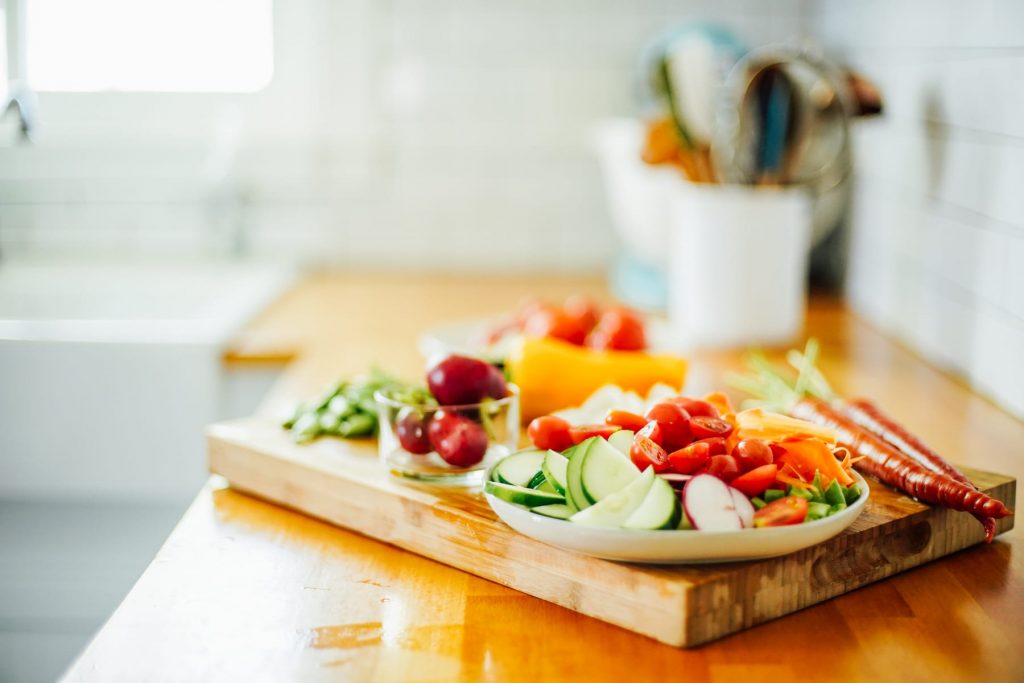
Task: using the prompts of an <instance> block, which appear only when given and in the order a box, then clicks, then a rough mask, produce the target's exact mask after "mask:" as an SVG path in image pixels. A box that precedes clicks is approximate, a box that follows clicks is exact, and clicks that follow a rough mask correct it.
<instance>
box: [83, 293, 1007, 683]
mask: <svg viewBox="0 0 1024 683" xmlns="http://www.w3.org/2000/svg"><path fill="white" fill-rule="evenodd" d="M481 282H482V281H481V280H480V279H479V278H470V277H460V276H450V277H444V278H436V277H426V276H420V275H415V274H412V275H402V276H381V275H374V276H368V275H363V274H348V275H330V274H327V275H322V276H317V277H314V278H311V279H310V280H309V281H307V282H306V283H304V284H303V285H302V286H300V287H299V288H297V289H296V290H295V291H293V292H292V293H290V294H289V295H288V296H286V297H285V298H284V299H283V300H282V301H281V302H279V303H278V304H277V305H276V306H275V307H273V308H272V309H271V310H270V311H268V312H267V313H266V314H265V315H264V316H262V317H261V318H260V319H259V320H258V321H256V323H255V324H254V325H253V326H252V329H251V331H252V332H253V334H254V336H255V337H260V338H263V339H272V338H278V339H282V338H287V341H288V345H289V347H294V348H296V349H298V350H299V353H300V356H299V359H298V360H297V361H296V363H294V364H293V365H292V366H290V368H289V371H288V373H287V375H286V377H285V378H284V379H283V381H282V382H281V384H280V386H279V387H278V389H277V391H275V392H274V395H273V396H272V397H270V399H269V400H268V401H267V403H266V405H265V411H264V412H265V414H267V415H273V414H276V413H279V412H280V411H281V410H283V409H286V408H287V406H288V405H290V404H291V402H293V401H294V400H296V399H297V398H302V397H304V396H306V395H308V394H309V393H310V392H314V391H316V390H317V389H319V388H320V387H321V386H322V385H323V384H324V383H326V382H327V381H329V380H330V379H333V378H335V377H336V376H338V375H340V374H347V373H352V372H356V371H359V370H361V369H363V368H365V366H366V365H367V364H368V363H370V362H372V361H378V362H380V363H381V364H383V365H385V366H387V367H391V368H395V369H396V370H398V371H400V372H402V373H404V374H407V375H409V376H413V375H414V374H415V372H417V369H418V366H419V365H420V364H421V363H422V359H420V358H419V357H418V355H417V354H416V352H415V346H414V342H413V340H414V339H415V337H416V336H417V335H418V334H419V333H420V332H421V331H422V330H424V329H426V328H427V327H429V326H430V325H434V324H437V323H439V322H443V321H446V320H451V319H455V318H459V317H476V316H480V315H486V314H488V313H490V312H493V311H494V310H500V309H502V308H507V307H510V306H512V305H514V304H515V303H516V302H517V301H518V300H519V299H521V298H522V297H524V296H528V295H542V296H547V297H550V298H552V299H557V298H559V297H563V296H565V295H567V294H569V293H573V292H584V293H590V294H593V295H595V296H605V294H604V291H603V287H602V285H601V282H600V281H599V280H597V279H584V278H558V279H553V278H536V277H529V278H526V277H524V278H491V279H488V280H485V281H483V284H481ZM354 330H359V331H360V333H358V334H356V333H354V332H353V331H354ZM807 331H808V333H810V334H814V335H816V336H817V337H819V339H821V340H822V344H823V348H822V352H823V357H822V362H821V367H822V369H823V370H824V371H825V372H826V373H828V375H829V377H830V378H831V379H832V380H833V384H834V385H835V386H836V388H837V389H839V390H840V391H842V392H844V393H845V394H847V395H856V394H863V395H868V396H871V397H873V398H875V399H877V400H878V401H879V402H881V403H882V404H883V405H884V406H885V407H886V408H887V409H888V410H889V411H890V412H892V413H894V414H895V415H897V416H899V417H900V418H901V419H902V421H903V422H904V423H905V424H906V425H907V426H908V427H909V428H910V429H911V430H913V431H914V432H916V433H919V434H921V435H923V436H925V437H926V439H927V440H928V441H929V442H930V443H931V445H933V446H934V447H935V448H937V449H938V450H939V451H940V452H942V453H943V454H945V455H946V457H947V458H949V459H950V460H952V461H954V462H959V463H963V464H965V465H968V466H971V467H975V468H979V469H984V470H990V471H998V472H1004V473H1006V474H1009V475H1011V476H1013V477H1015V478H1017V479H1019V478H1020V477H1021V476H1022V474H1024V453H1022V446H1021V444H1024V424H1022V423H1021V422H1020V421H1018V420H1016V419H1014V418H1012V417H1011V416H1009V415H1008V414H1007V413H1005V412H1003V411H1001V410H1000V409H998V408H997V407H995V406H993V405H992V404H991V403H989V402H988V401H987V400H986V399H984V398H983V397H981V396H979V395H977V394H975V393H972V392H970V391H969V390H967V389H966V388H965V387H964V386H963V385H962V384H961V383H960V382H959V381H957V380H955V379H952V378H950V377H949V376H948V375H946V374H944V373H942V372H941V371H939V370H937V369H935V368H933V367H931V366H929V365H927V364H925V363H922V362H921V361H920V360H919V359H917V358H916V357H915V356H914V355H913V354H911V353H909V352H908V351H906V350H905V349H904V348H902V347H901V346H900V345H899V344H897V343H894V342H893V341H892V340H890V339H887V338H886V337H884V336H882V335H880V334H879V333H878V332H876V331H875V330H873V329H872V328H871V327H869V326H867V325H865V324H864V323H862V322H860V321H859V320H857V319H856V318H854V317H852V316H850V315H849V314H848V313H847V311H846V310H845V309H844V308H843V306H842V305H841V304H840V303H838V302H835V301H831V300H816V301H813V302H812V305H811V309H810V314H809V318H808V325H807ZM273 351H274V349H273V347H272V346H271V347H270V348H266V349H254V353H264V354H265V355H270V354H271V353H272V352H273ZM736 362H737V356H736V354H733V353H720V354H711V355H701V356H699V357H696V358H694V366H693V370H692V372H691V377H690V382H691V384H692V385H693V386H694V387H695V390H700V389H703V388H707V387H709V386H714V385H715V384H717V383H718V382H719V381H720V378H721V372H722V370H723V369H726V368H729V367H733V366H734V365H735V363H736ZM1021 538H1022V532H1021V529H1020V527H1019V526H1018V527H1016V528H1014V529H1012V530H1010V531H1009V532H1007V533H1006V534H1003V535H1002V536H1000V537H999V538H998V539H997V540H996V542H995V543H993V544H992V545H984V544H982V545H977V546H974V547H972V548H971V549H969V550H965V551H962V552H959V553H955V554H953V555H950V556H949V557H946V558H944V559H942V560H939V561H936V562H931V563H928V564H926V565H923V566H921V567H918V568H916V569H914V570H912V571H908V572H904V573H901V574H898V575H896V576H893V577H891V578H889V579H886V580H883V581H879V582H877V583H874V584H871V585H869V586H866V587H864V588H861V589H858V590H856V591H853V592H850V593H847V594H845V595H842V596H839V597H837V598H835V599H832V600H828V601H826V602H823V603H821V604H818V605H815V606H813V607H809V608H807V609H804V610H801V611H799V612H796V613H794V614H791V615H789V616H786V617H784V618H781V619H776V620H773V621H770V622H768V623H765V624H762V625H760V626H757V627H754V628H751V629H748V630H745V631H742V632H740V633H736V634H734V635H731V636H728V637H726V638H722V639H720V640H717V641H715V642H713V643H710V644H707V645H704V646H701V647H698V648H695V649H691V650H681V649H676V648H672V647H668V646H666V645H662V644H660V643H657V642H655V641H653V640H651V639H649V638H646V637H643V636H640V635H637V634H634V633H631V632H629V631H627V630H624V629H621V628H618V627H615V626H612V625H609V624H607V623H605V622H602V621H599V620H597V619H591V618H589V617H586V616H583V615H581V614H579V613H577V612H574V611H572V610H567V609H563V608H561V607H558V606H556V605H553V604H550V603H548V602H545V601H543V600H539V599H537V598H534V597H530V596H528V595H524V594H522V593H520V592H517V591H514V590H512V589H509V588H507V587H505V586H502V585H500V584H498V583H494V582H491V581H486V580H484V579H480V578H478V577H476V576H473V575H471V574H468V573H466V572H462V571H459V570H456V569H452V568H450V567H447V566H445V565H443V564H440V563H437V562H434V561H431V560H428V559H425V558H422V557H420V556H418V555H415V554H411V553H408V552H405V551H402V550H400V549H397V548H395V547H394V546H391V545H388V544H384V543H381V542H378V541H375V540H372V539H370V538H368V537H365V536H362V535H359V534H356V533H353V532H350V531H346V530H343V529H340V528H337V527H335V526H332V525H330V524H326V523H324V522H321V521H317V520H315V519H312V518H310V517H307V516H305V515H302V514H299V513H296V512H292V511H289V510H288V509H286V508H283V507H280V506H277V505H274V504H271V503H267V502H264V501H261V500H259V499H256V498H253V497H250V496H248V495H246V494H243V493H241V492H238V491H235V490H231V489H228V488H225V487H224V485H223V483H220V482H219V480H218V479H215V480H213V481H211V483H210V485H208V486H207V488H206V489H204V490H203V491H201V492H200V494H199V495H198V497H197V498H196V500H195V502H194V503H193V505H192V507H191V508H190V509H189V511H188V512H187V514H186V515H185V516H184V518H183V519H182V521H181V523H180V524H179V525H178V527H177V528H176V530H175V531H174V533H173V534H172V535H171V537H170V538H169V539H168V541H167V543H166V544H165V545H164V547H163V549H162V550H161V551H160V553H159V554H158V556H157V557H156V559H155V560H154V562H153V563H152V564H151V565H150V567H149V569H147V571H146V572H145V573H144V574H143V576H142V577H141V578H140V579H139V582H138V583H137V584H136V586H135V588H134V589H133V590H132V592H131V593H130V594H129V595H128V596H127V598H126V599H125V600H124V602H123V603H122V605H121V607H120V608H119V609H118V610H117V612H115V614H114V615H113V616H112V617H111V618H110V620H109V621H108V622H107V624H106V625H105V626H104V627H103V629H102V630H101V631H100V632H99V633H98V634H97V636H96V638H95V639H94V640H93V642H92V643H91V644H90V645H89V647H88V648H87V649H86V651H85V652H84V653H83V654H82V656H81V657H80V658H79V660H78V661H77V662H76V664H75V665H74V666H73V667H72V669H71V670H70V671H69V673H68V674H67V676H66V680H72V681H139V680H146V681H207V680H211V681H228V680H232V681H233V680H252V681H292V680H303V681H306V680H308V681H328V680H357V681H455V680H458V681H479V680H494V681H511V680H530V681H565V680H585V681H622V680H629V681H640V680H659V679H662V678H664V679H669V678H671V679H672V680H686V681H712V680H714V681H719V680H722V681H731V680H736V681H743V682H744V683H747V682H749V681H754V680H776V679H780V680H801V681H807V680H811V681H814V680H828V681H836V680H842V681H861V680H863V681H890V680H892V681H929V683H931V682H937V681H986V682H988V681H1020V680H1024V551H1022V546H1021V540H1020V539H1021Z"/></svg>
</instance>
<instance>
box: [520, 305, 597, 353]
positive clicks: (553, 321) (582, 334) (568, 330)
mask: <svg viewBox="0 0 1024 683" xmlns="http://www.w3.org/2000/svg"><path fill="white" fill-rule="evenodd" d="M588 331H589V330H588V329H587V328H586V327H585V326H584V324H583V323H582V322H581V321H580V320H578V319H575V318H573V317H572V316H570V315H567V314H566V313H565V311H563V310H561V309H559V308H551V307H544V308H539V309H537V310H535V311H534V312H533V313H531V314H530V317H529V318H527V319H526V323H525V324H524V325H523V334H525V335H526V336H527V337H550V338H552V339H561V340H562V341H567V342H569V343H570V344H575V345H576V346H582V345H583V342H585V341H586V340H587V332H588Z"/></svg>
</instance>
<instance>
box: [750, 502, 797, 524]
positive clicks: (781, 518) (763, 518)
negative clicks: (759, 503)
mask: <svg viewBox="0 0 1024 683" xmlns="http://www.w3.org/2000/svg"><path fill="white" fill-rule="evenodd" d="M805 519H807V499H806V498H801V497H800V496H786V497H785V498H779V499H778V500H776V501H774V502H771V503H768V504H767V505H765V506H764V507H763V508H761V509H760V510H758V511H757V512H755V513H754V526H755V527H766V526H789V525H790V524H800V523H801V522H802V521H804V520H805Z"/></svg>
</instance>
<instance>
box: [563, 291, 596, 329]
mask: <svg viewBox="0 0 1024 683" xmlns="http://www.w3.org/2000/svg"><path fill="white" fill-rule="evenodd" d="M562 310H563V311H564V312H565V315H566V316H568V317H569V319H570V320H573V321H575V322H576V324H578V325H579V326H580V327H581V328H583V329H585V330H586V331H587V334H590V331H591V330H592V329H594V326H595V325H597V318H598V313H599V312H600V311H599V309H598V308H597V306H596V305H595V304H594V302H593V301H591V300H590V299H588V298H587V297H585V296H571V297H569V298H568V299H566V300H565V305H564V306H562Z"/></svg>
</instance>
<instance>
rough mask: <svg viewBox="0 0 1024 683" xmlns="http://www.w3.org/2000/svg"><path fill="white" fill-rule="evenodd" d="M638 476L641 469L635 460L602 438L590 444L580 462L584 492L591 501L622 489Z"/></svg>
mask: <svg viewBox="0 0 1024 683" xmlns="http://www.w3.org/2000/svg"><path fill="white" fill-rule="evenodd" d="M638 476H640V470H638V469H637V467H636V465H634V464H633V461H632V460H630V459H629V458H628V457H627V456H625V455H623V454H622V452H621V451H619V449H617V448H615V447H614V446H611V445H609V444H608V442H607V441H605V440H604V439H601V438H598V439H597V440H596V441H595V442H594V443H592V444H591V445H590V448H589V449H587V453H586V455H585V457H584V458H583V462H581V463H580V483H581V484H582V486H583V494H584V495H585V496H586V498H587V500H589V501H590V502H591V503H596V502H598V501H599V500H602V499H604V498H607V497H608V496H610V495H611V494H613V493H616V492H617V491H621V490H622V489H624V488H626V486H627V485H628V484H629V483H630V482H632V481H633V480H634V479H636V478H637V477H638ZM574 493H575V492H574ZM573 498H574V499H575V496H573ZM577 502H578V501H577Z"/></svg>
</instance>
